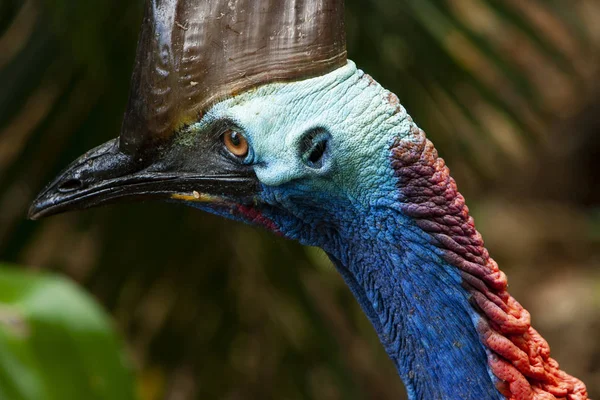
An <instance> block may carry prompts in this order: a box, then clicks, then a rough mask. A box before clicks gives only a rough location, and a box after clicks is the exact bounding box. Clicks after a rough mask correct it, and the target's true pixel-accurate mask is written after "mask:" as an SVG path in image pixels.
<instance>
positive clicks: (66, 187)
mask: <svg viewBox="0 0 600 400" xmlns="http://www.w3.org/2000/svg"><path fill="white" fill-rule="evenodd" d="M81 188H83V181H82V180H81V179H75V178H72V179H68V180H66V181H64V182H63V183H61V184H60V185H59V186H58V191H59V192H61V193H68V192H72V191H74V190H79V189H81Z"/></svg>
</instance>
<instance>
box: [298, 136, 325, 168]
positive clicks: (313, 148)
mask: <svg viewBox="0 0 600 400" xmlns="http://www.w3.org/2000/svg"><path fill="white" fill-rule="evenodd" d="M329 137H330V135H329V132H327V130H326V129H324V128H316V129H312V130H310V131H308V132H307V133H306V134H305V135H304V137H303V138H302V142H301V144H300V155H301V157H302V161H304V163H305V164H306V165H308V166H309V167H311V168H321V167H322V166H323V156H324V155H325V153H326V152H327V143H328V142H329Z"/></svg>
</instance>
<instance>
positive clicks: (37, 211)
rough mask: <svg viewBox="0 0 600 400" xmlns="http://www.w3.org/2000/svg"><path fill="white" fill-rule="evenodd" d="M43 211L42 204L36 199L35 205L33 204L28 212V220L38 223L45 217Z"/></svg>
mask: <svg viewBox="0 0 600 400" xmlns="http://www.w3.org/2000/svg"><path fill="white" fill-rule="evenodd" d="M43 211H44V209H43V207H42V206H41V204H40V202H39V201H38V200H37V199H36V200H34V201H33V203H31V206H30V207H29V211H28V212H27V219H29V220H31V221H37V220H39V219H40V218H42V217H43Z"/></svg>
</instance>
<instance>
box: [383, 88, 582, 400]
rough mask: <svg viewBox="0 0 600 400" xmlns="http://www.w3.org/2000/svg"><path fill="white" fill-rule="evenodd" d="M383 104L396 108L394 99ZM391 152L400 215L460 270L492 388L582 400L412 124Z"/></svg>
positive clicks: (525, 396) (528, 399)
mask: <svg viewBox="0 0 600 400" xmlns="http://www.w3.org/2000/svg"><path fill="white" fill-rule="evenodd" d="M389 101H390V103H392V104H396V105H397V106H398V107H399V110H400V107H401V106H400V105H399V103H398V100H397V98H396V97H395V96H394V95H391V94H390V98H389ZM409 118H410V117H409ZM391 150H392V160H393V167H394V170H395V172H396V175H397V176H398V178H399V188H400V190H401V191H402V194H403V196H404V199H403V203H404V206H403V208H402V211H403V212H404V213H405V214H406V215H408V216H410V217H412V218H414V219H415V220H416V222H417V225H418V226H419V227H420V228H421V229H423V230H424V231H425V232H427V233H429V234H430V235H431V236H432V237H433V239H434V241H435V243H436V245H437V246H438V247H439V248H440V249H443V253H444V258H445V259H446V261H447V262H449V263H450V264H451V265H454V266H455V267H456V268H458V269H459V270H460V273H461V276H462V278H463V286H464V287H465V289H467V291H468V292H469V293H470V300H471V304H472V306H473V307H474V308H475V309H476V310H477V312H478V313H479V314H480V315H481V319H480V320H479V322H478V323H477V326H476V329H477V331H478V333H479V337H480V339H481V342H482V344H483V345H484V346H485V348H486V349H487V353H488V362H489V368H490V370H491V372H492V373H493V375H495V376H496V377H497V378H498V383H497V386H498V390H499V391H500V392H501V393H502V394H503V395H504V396H506V398H507V399H511V400H512V399H514V400H551V399H568V400H585V399H588V396H587V391H586V387H585V384H584V383H583V382H581V381H580V380H579V379H577V378H575V377H572V376H570V375H568V374H567V373H566V372H564V371H562V370H561V369H560V367H559V365H558V363H557V362H556V361H555V360H554V359H553V358H551V357H550V347H549V345H548V343H547V342H546V341H545V340H544V338H542V337H541V335H540V334H539V333H538V332H537V331H536V330H535V329H534V328H533V327H532V326H531V320H530V315H529V312H527V310H525V309H524V308H523V307H522V306H521V305H520V304H519V303H518V302H517V301H516V300H515V299H514V298H513V297H512V296H511V295H510V294H509V293H508V291H507V279H506V275H505V274H504V273H503V272H502V271H501V270H500V269H499V268H498V264H496V262H495V261H494V260H493V259H492V258H491V257H490V256H489V254H488V251H487V250H486V249H485V247H484V243H483V239H482V238H481V235H480V234H479V232H477V230H476V229H475V224H474V221H473V218H472V217H471V216H470V215H469V209H468V207H467V206H466V205H465V200H464V198H463V196H462V195H461V194H460V193H459V192H458V190H457V187H456V182H455V181H454V179H452V177H451V176H450V172H449V170H448V168H447V167H446V165H445V162H444V160H443V159H442V158H440V157H438V154H437V151H436V150H435V148H434V146H433V144H432V143H431V142H430V141H429V140H427V139H426V137H425V134H424V133H423V131H422V130H420V129H419V128H418V127H417V126H416V125H414V124H413V128H412V131H411V134H410V135H408V136H407V137H403V138H401V139H397V140H396V142H395V143H394V144H393V146H392V149H391Z"/></svg>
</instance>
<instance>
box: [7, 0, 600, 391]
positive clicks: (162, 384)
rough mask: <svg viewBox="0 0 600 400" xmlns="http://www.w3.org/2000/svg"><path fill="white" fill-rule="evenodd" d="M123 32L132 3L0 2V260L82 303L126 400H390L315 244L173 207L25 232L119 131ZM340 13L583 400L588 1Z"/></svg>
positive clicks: (591, 311)
mask: <svg viewBox="0 0 600 400" xmlns="http://www.w3.org/2000/svg"><path fill="white" fill-rule="evenodd" d="M141 18H142V1H141V0H137V1H131V2H123V1H119V0H87V1H75V0H3V1H2V2H0V260H6V261H10V262H15V263H19V264H21V265H32V266H35V267H34V268H33V269H44V270H46V271H53V272H60V273H61V274H67V275H69V276H70V277H72V278H73V279H74V280H75V281H77V282H78V283H79V284H80V285H82V286H84V287H85V288H86V289H87V290H88V291H89V292H90V293H92V294H93V296H94V297H95V298H96V299H97V300H98V301H99V302H100V303H101V304H102V305H103V306H104V307H105V308H106V309H107V310H109V311H110V313H111V314H112V316H113V318H114V320H115V323H116V325H117V326H118V328H119V331H121V332H123V334H124V335H125V337H126V339H127V344H128V353H129V354H130V355H131V359H132V361H133V363H134V365H135V367H136V369H137V370H138V371H139V376H140V388H141V396H142V398H143V399H161V398H168V399H182V398H183V399H188V398H202V399H232V400H233V399H270V398H272V399H367V398H368V399H398V398H402V397H401V396H403V394H402V393H403V389H402V387H401V383H400V382H399V379H398V378H397V375H396V372H395V370H394V368H393V366H392V364H391V362H390V361H389V360H388V359H387V356H386V355H385V353H384V352H383V350H382V349H381V348H380V346H379V344H378V341H377V338H376V337H375V334H374V332H373V330H372V328H371V327H370V325H369V323H368V321H367V320H366V319H365V317H364V316H363V315H362V313H361V311H360V310H359V308H358V306H357V304H356V302H355V301H354V299H353V298H352V295H351V294H350V293H349V291H348V290H347V288H346V287H345V286H344V284H343V282H342V281H341V279H340V277H339V276H338V275H337V273H336V272H335V270H334V269H333V268H332V267H331V266H330V264H329V262H328V260H327V259H326V257H325V256H324V255H323V254H322V253H320V252H319V251H318V250H315V249H304V248H301V247H300V246H298V245H297V244H295V243H290V242H286V241H284V240H282V239H279V238H274V237H273V236H272V235H269V234H267V233H265V232H262V231H258V230H256V229H253V228H250V227H246V226H243V225H240V224H235V223H232V222H229V221H223V220H220V219H217V218H215V217H212V216H210V215H204V214H202V213H199V212H197V211H196V210H189V209H186V208H182V207H174V206H172V205H162V204H131V205H121V206H116V207H110V208H106V209H98V210H91V211H87V212H84V213H77V214H68V215H63V216H58V217H54V218H51V219H48V220H45V221H41V222H35V223H34V222H30V221H26V220H25V214H26V211H27V208H28V206H29V203H30V201H31V199H32V198H33V197H34V195H35V194H36V193H37V192H38V191H39V190H40V189H41V187H42V186H43V185H44V184H46V183H47V182H48V181H49V180H50V179H52V178H53V177H54V176H55V175H56V174H57V173H58V172H59V170H60V169H62V168H63V167H65V166H66V165H67V164H68V163H69V162H70V161H71V160H73V159H74V158H76V157H77V156H79V155H80V154H82V153H83V152H85V151H87V150H89V149H90V148H92V147H94V146H96V145H99V144H101V143H102V142H104V141H106V140H108V139H111V138H113V137H115V136H117V135H118V132H119V128H120V123H121V119H122V115H123V111H124V108H125V103H126V100H127V95H128V86H129V78H130V74H131V69H132V66H133V57H134V54H135V45H136V39H137V35H138V30H139V24H140V22H141ZM346 19H347V25H348V47H349V54H350V58H351V59H352V60H354V61H356V62H357V64H358V65H359V67H360V68H363V69H364V70H365V71H367V72H368V73H369V74H372V75H373V76H374V78H375V79H377V80H378V81H379V82H380V83H382V84H383V85H384V86H385V87H387V88H388V89H390V90H392V91H393V92H395V93H397V94H398V95H399V97H400V99H401V101H402V103H403V104H404V106H405V107H406V108H407V109H408V111H409V112H410V113H411V114H412V116H413V117H414V119H415V120H416V121H417V122H418V123H419V124H420V125H421V126H422V127H423V128H424V129H425V131H427V132H428V135H429V137H430V138H431V139H432V140H433V141H434V143H436V146H437V148H438V150H439V151H440V153H441V154H442V155H443V157H444V158H445V159H446V161H447V162H448V164H449V165H450V167H451V169H452V171H453V175H454V176H455V178H456V179H457V181H458V182H459V185H460V188H461V191H462V192H463V193H464V194H465V195H466V197H467V199H468V200H469V204H470V206H471V207H472V209H473V210H474V214H475V215H476V219H477V221H478V226H479V227H480V229H481V230H482V233H483V235H484V237H485V238H486V240H487V244H488V246H489V248H490V250H491V252H492V255H494V257H495V258H496V259H497V261H499V262H500V265H501V266H502V268H503V269H504V270H505V271H507V272H508V274H509V277H511V281H510V282H511V292H512V293H513V295H515V296H516V297H517V298H518V299H519V300H520V301H521V302H522V303H523V304H524V305H525V306H527V307H528V308H529V309H530V310H531V311H532V312H533V315H534V322H535V323H536V327H537V329H538V330H541V331H542V333H543V334H544V335H545V336H546V338H547V339H549V341H550V343H551V344H553V352H554V353H553V354H554V355H555V356H556V358H557V359H558V360H559V361H560V362H561V365H563V366H564V367H565V369H566V370H567V371H568V372H570V373H573V374H575V375H577V376H578V377H581V378H583V379H584V380H585V381H586V382H587V383H588V385H589V388H590V394H591V396H592V397H600V384H596V382H600V361H598V360H600V344H599V343H597V340H595V339H594V338H595V337H597V331H598V329H600V311H599V310H600V300H599V299H600V295H599V294H598V291H597V285H596V284H595V282H598V281H600V278H599V277H598V276H597V275H598V273H597V271H598V270H599V269H600V268H599V267H600V261H599V260H600V238H599V237H598V235H597V234H593V232H598V229H599V228H598V226H599V225H598V218H597V217H596V218H591V216H594V215H596V216H597V215H598V209H600V172H599V171H600V168H597V167H598V159H600V140H599V138H600V124H599V123H598V122H597V121H598V118H597V115H598V113H599V112H600V95H599V93H600V91H599V90H598V83H597V82H599V80H598V72H599V65H600V62H599V60H600V31H599V30H598V28H597V27H598V26H600V3H598V1H597V0H527V1H523V0H347V15H346ZM0 295H1V294H0ZM536 321H537V322H536ZM57 340H58V339H57ZM66 346H67V347H68V346H69V345H66ZM65 399H66V398H65Z"/></svg>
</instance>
